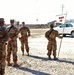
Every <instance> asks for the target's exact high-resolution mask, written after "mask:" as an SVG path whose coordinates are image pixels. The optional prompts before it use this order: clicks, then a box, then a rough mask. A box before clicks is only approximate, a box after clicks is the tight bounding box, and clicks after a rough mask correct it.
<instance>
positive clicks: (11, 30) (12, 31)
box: [8, 26, 18, 40]
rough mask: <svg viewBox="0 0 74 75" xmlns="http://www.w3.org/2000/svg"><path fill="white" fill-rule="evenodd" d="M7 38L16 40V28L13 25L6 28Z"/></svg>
mask: <svg viewBox="0 0 74 75" xmlns="http://www.w3.org/2000/svg"><path fill="white" fill-rule="evenodd" d="M8 34H9V38H11V39H12V40H16V39H17V37H18V29H17V28H16V27H15V26H11V27H10V28H9V30H8Z"/></svg>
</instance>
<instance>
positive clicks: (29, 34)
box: [27, 28, 31, 36]
mask: <svg viewBox="0 0 74 75" xmlns="http://www.w3.org/2000/svg"><path fill="white" fill-rule="evenodd" d="M27 31H28V36H30V35H31V33H30V29H29V28H27Z"/></svg>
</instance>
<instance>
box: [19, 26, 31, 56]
mask: <svg viewBox="0 0 74 75" xmlns="http://www.w3.org/2000/svg"><path fill="white" fill-rule="evenodd" d="M19 33H21V37H20V41H21V50H22V53H23V55H24V45H25V48H26V52H27V53H29V46H28V37H29V36H30V30H29V28H28V27H25V26H24V27H22V28H20V30H19Z"/></svg>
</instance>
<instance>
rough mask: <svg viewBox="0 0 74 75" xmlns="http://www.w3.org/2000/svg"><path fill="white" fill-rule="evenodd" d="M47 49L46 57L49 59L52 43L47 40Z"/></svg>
mask: <svg viewBox="0 0 74 75" xmlns="http://www.w3.org/2000/svg"><path fill="white" fill-rule="evenodd" d="M47 50H48V53H47V55H48V57H49V58H50V59H51V53H52V44H51V43H50V42H49V43H48V45H47Z"/></svg>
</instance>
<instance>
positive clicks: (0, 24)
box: [0, 18, 63, 75]
mask: <svg viewBox="0 0 74 75" xmlns="http://www.w3.org/2000/svg"><path fill="white" fill-rule="evenodd" d="M10 24H11V26H10V27H9V28H8V29H7V28H5V27H4V18H0V75H4V73H5V66H6V62H5V61H7V65H8V66H11V65H12V64H11V63H10V56H11V53H12V55H13V66H19V65H18V64H17V38H18V34H19V33H20V34H21V37H19V39H20V41H21V51H22V55H24V45H25V48H26V52H27V54H28V55H29V46H28V37H29V36H30V29H29V28H28V27H26V26H25V22H22V27H21V28H20V29H19V30H18V29H17V28H16V27H15V25H14V19H12V20H10ZM53 27H54V24H51V25H50V30H48V31H47V32H46V33H45V37H46V38H47V40H48V45H47V50H48V53H47V55H48V58H49V59H51V53H52V51H53V56H54V60H57V59H58V58H57V57H56V50H57V49H56V47H57V46H56V37H58V38H63V37H62V36H60V35H59V34H58V31H56V30H54V29H53ZM6 42H7V52H6Z"/></svg>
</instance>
